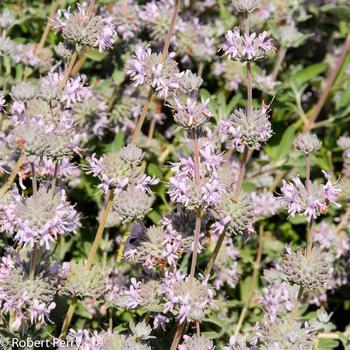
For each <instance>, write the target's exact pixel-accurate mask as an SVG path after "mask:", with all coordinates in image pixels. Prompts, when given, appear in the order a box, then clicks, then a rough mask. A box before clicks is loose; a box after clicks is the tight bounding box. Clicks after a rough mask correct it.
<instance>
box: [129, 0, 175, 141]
mask: <svg viewBox="0 0 350 350" xmlns="http://www.w3.org/2000/svg"><path fill="white" fill-rule="evenodd" d="M179 8H180V0H175V6H174V10H173V14H172V17H171V22H170V26H169V30H168V34H167V36H166V39H165V41H164V47H163V52H162V58H161V63H163V62H164V61H165V59H166V58H167V56H168V52H169V47H170V41H171V37H172V35H173V32H174V29H175V23H176V17H177V14H178V12H179ZM153 94H154V91H153V89H152V87H150V88H149V91H148V95H147V100H146V102H145V104H144V106H143V110H142V113H141V115H140V118H139V120H138V121H137V124H136V127H135V130H134V133H133V135H132V138H131V143H132V144H134V145H135V144H136V142H137V139H138V137H139V136H140V133H141V129H142V125H143V123H144V122H145V119H146V115H147V112H148V109H149V106H150V104H151V102H152V99H153Z"/></svg>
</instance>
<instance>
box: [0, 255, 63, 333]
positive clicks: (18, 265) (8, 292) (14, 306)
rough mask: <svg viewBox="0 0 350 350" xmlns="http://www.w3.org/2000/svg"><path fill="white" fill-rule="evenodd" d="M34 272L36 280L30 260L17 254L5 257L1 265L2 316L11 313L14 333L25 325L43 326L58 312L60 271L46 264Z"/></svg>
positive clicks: (43, 263)
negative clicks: (55, 300) (52, 313)
mask: <svg viewBox="0 0 350 350" xmlns="http://www.w3.org/2000/svg"><path fill="white" fill-rule="evenodd" d="M33 268H34V272H35V274H34V276H35V277H34V278H33V276H31V271H30V270H29V264H28V259H26V260H22V258H21V257H20V255H19V254H18V253H16V254H14V255H6V256H3V257H2V259H1V263H0V303H1V308H2V310H3V312H5V313H12V314H13V315H15V317H14V318H13V319H12V320H11V322H12V325H11V326H12V327H13V329H16V330H17V329H19V328H20V327H21V326H22V325H24V324H37V323H38V324H41V325H42V324H44V323H45V322H46V321H47V320H48V319H49V315H50V312H51V311H52V310H53V309H55V307H56V304H55V302H54V301H53V299H54V296H55V293H56V288H57V286H56V285H57V268H55V267H54V266H50V265H48V264H47V262H46V261H44V260H43V261H42V263H40V264H37V265H36V266H35V267H33Z"/></svg>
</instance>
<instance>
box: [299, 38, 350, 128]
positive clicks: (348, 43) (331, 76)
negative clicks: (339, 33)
mask: <svg viewBox="0 0 350 350" xmlns="http://www.w3.org/2000/svg"><path fill="white" fill-rule="evenodd" d="M349 50H350V33H349V34H348V36H347V37H346V40H345V42H344V45H343V48H342V51H341V54H340V56H339V58H338V61H337V63H336V65H335V66H334V68H332V69H331V70H330V71H329V73H328V78H327V83H326V87H325V89H324V90H323V92H322V94H321V96H320V98H319V99H318V101H317V104H316V106H315V107H314V109H313V112H312V115H311V117H310V119H309V120H308V123H307V124H305V125H304V131H307V130H310V129H311V128H312V126H313V124H314V123H315V122H316V120H317V118H318V117H319V115H320V113H321V111H322V109H323V107H324V105H325V104H326V102H327V99H328V96H329V94H330V92H331V90H332V86H333V84H334V82H335V80H336V78H337V76H338V73H339V71H340V69H341V67H342V66H343V64H344V61H345V58H346V56H347V54H348V52H349Z"/></svg>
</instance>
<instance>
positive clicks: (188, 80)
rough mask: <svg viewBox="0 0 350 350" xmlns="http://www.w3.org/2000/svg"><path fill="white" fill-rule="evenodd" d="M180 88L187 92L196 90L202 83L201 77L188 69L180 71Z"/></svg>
mask: <svg viewBox="0 0 350 350" xmlns="http://www.w3.org/2000/svg"><path fill="white" fill-rule="evenodd" d="M179 84H180V88H181V89H182V90H184V91H185V92H187V93H192V92H195V91H198V90H199V88H200V87H201V85H202V84H203V79H202V78H201V77H199V76H197V74H195V73H192V72H191V71H190V70H189V69H187V70H186V71H185V72H181V73H180V76H179Z"/></svg>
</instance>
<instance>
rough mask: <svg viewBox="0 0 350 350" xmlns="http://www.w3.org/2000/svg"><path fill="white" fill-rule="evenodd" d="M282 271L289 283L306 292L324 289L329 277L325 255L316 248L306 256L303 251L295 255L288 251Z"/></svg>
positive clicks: (300, 250)
mask: <svg viewBox="0 0 350 350" xmlns="http://www.w3.org/2000/svg"><path fill="white" fill-rule="evenodd" d="M282 269H283V271H284V273H285V278H286V279H287V281H288V282H289V283H291V284H296V285H298V286H300V287H303V288H305V289H306V290H314V289H321V288H324V287H325V285H326V283H327V281H328V280H329V278H330V275H331V271H330V269H329V262H328V259H327V255H326V254H324V253H322V252H321V251H320V250H318V249H317V248H313V249H312V250H311V252H310V253H308V254H306V255H305V252H304V250H303V249H299V250H298V251H297V252H295V253H294V252H292V251H290V250H289V249H288V250H287V253H286V255H285V256H284V260H283V264H282Z"/></svg>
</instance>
